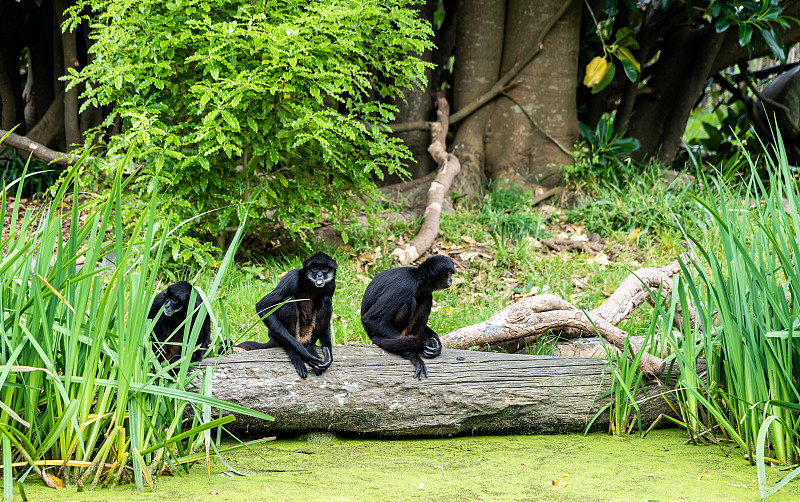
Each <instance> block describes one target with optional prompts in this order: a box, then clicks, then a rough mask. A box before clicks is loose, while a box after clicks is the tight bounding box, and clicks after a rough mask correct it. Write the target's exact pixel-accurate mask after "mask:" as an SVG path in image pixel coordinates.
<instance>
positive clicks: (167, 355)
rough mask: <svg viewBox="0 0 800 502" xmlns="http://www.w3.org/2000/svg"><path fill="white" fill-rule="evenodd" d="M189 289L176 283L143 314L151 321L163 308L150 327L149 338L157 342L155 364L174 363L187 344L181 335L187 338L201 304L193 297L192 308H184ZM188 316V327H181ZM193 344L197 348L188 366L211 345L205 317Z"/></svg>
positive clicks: (189, 292)
mask: <svg viewBox="0 0 800 502" xmlns="http://www.w3.org/2000/svg"><path fill="white" fill-rule="evenodd" d="M193 289H194V288H193V287H192V285H191V284H189V283H188V282H186V281H178V282H176V283H174V284H170V285H169V287H167V289H165V290H164V291H162V292H160V293H159V294H157V295H156V297H155V298H153V304H152V305H150V312H149V313H148V314H147V318H148V319H155V318H156V317H157V316H158V313H159V311H160V310H161V307H162V306H163V307H164V311H163V312H162V313H161V316H160V317H159V318H158V321H156V324H155V326H153V336H154V337H155V339H156V340H157V341H158V343H157V345H158V347H157V350H156V353H157V355H158V359H159V361H165V360H166V361H169V362H170V363H172V362H174V360H175V359H176V358H178V357H180V355H181V347H182V345H183V344H184V343H186V341H188V340H187V338H185V336H184V334H187V335H188V333H190V332H191V330H192V325H194V323H195V322H196V320H197V316H198V315H199V307H200V305H202V304H203V299H202V298H200V295H199V294H197V293H196V299H195V306H194V308H188V304H189V300H190V298H191V295H192V291H193ZM188 313H191V315H192V317H191V325H189V326H188V327H187V324H189V323H185V324H183V326H181V324H182V323H183V321H185V320H186V315H187V314H188ZM197 343H199V344H200V347H199V348H197V349H196V350H195V351H194V352H193V353H192V362H200V361H202V360H203V354H204V353H205V351H206V349H207V348H208V345H209V344H210V343H211V321H210V319H209V315H208V314H206V316H205V319H203V325H202V327H201V328H200V333H199V335H198V336H197Z"/></svg>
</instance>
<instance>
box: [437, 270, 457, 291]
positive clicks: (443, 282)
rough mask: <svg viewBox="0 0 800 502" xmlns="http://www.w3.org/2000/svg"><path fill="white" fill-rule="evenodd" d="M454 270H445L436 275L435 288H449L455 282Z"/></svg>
mask: <svg viewBox="0 0 800 502" xmlns="http://www.w3.org/2000/svg"><path fill="white" fill-rule="evenodd" d="M453 273H454V271H450V270H445V271H443V272H442V273H440V274H439V275H437V276H436V278H435V281H434V288H435V289H447V288H449V287H450V286H451V285H452V284H453Z"/></svg>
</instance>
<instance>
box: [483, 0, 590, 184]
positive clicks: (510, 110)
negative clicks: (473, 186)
mask: <svg viewBox="0 0 800 502" xmlns="http://www.w3.org/2000/svg"><path fill="white" fill-rule="evenodd" d="M562 6H563V1H562V0H548V1H544V2H536V3H531V2H527V1H523V0H509V1H508V2H507V7H506V13H507V14H506V20H507V21H506V29H505V39H504V42H503V59H502V68H501V73H504V72H506V71H508V70H509V69H510V68H511V67H512V66H513V65H514V64H515V62H516V61H517V60H519V59H520V58H521V56H522V55H523V54H524V53H525V52H527V51H528V50H529V49H530V45H531V41H532V40H535V39H536V36H537V35H538V34H539V33H540V32H541V31H543V30H544V29H545V27H546V26H547V24H548V23H549V21H550V19H551V18H552V17H553V16H554V15H555V14H556V13H558V12H559V10H560V9H561V7H562ZM579 19H580V4H579V2H573V3H572V5H570V7H569V9H567V11H566V12H565V13H564V14H563V15H562V16H561V18H560V19H559V20H558V22H557V23H556V25H555V26H554V27H553V28H552V29H551V30H550V31H549V33H548V34H547V36H546V37H545V38H544V41H543V43H542V51H541V53H540V54H539V55H538V56H537V57H536V58H535V59H534V60H533V61H532V62H531V63H529V64H528V65H527V66H526V67H525V68H524V69H523V70H522V71H521V72H520V74H519V75H518V76H517V78H516V79H515V82H516V85H514V86H513V87H512V88H511V89H509V90H508V91H507V95H508V96H510V99H509V98H506V97H499V98H498V99H496V100H495V101H494V103H493V104H492V115H491V122H490V124H489V130H488V137H487V140H486V171H487V174H488V175H489V177H490V178H492V179H501V178H507V179H520V180H522V181H523V182H526V183H528V182H533V183H540V184H545V185H548V186H554V185H556V184H558V182H559V181H560V180H561V167H562V166H564V165H566V164H569V163H571V161H572V159H571V158H570V156H569V155H568V154H566V153H565V152H564V151H563V150H562V146H560V145H566V147H567V148H571V147H572V145H573V144H574V143H575V141H577V139H578V123H577V108H576V90H575V76H576V74H577V61H578V49H579V39H580V33H579V26H580V24H579ZM554 140H555V141H554Z"/></svg>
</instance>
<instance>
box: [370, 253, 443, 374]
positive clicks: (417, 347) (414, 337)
mask: <svg viewBox="0 0 800 502" xmlns="http://www.w3.org/2000/svg"><path fill="white" fill-rule="evenodd" d="M455 272H456V269H455V267H454V266H453V261H452V260H451V259H450V258H448V257H447V256H443V255H434V256H431V257H429V258H428V259H426V260H425V261H424V262H422V264H420V266H419V267H398V268H393V269H390V270H386V271H383V272H381V273H380V274H378V275H376V276H375V278H374V279H372V282H370V283H369V286H367V289H366V291H364V298H363V299H362V300H361V323H362V324H363V325H364V329H365V330H366V332H367V335H368V336H369V337H370V339H371V340H372V343H374V344H375V345H377V346H378V347H381V348H382V349H384V350H388V351H389V352H394V353H395V354H398V355H400V356H402V357H404V358H406V359H408V360H409V361H411V362H412V363H413V364H414V367H415V368H416V370H415V371H414V378H417V379H418V380H421V379H422V377H423V376H424V377H425V378H428V369H427V368H426V367H425V363H424V362H423V361H422V359H421V358H420V356H423V357H427V358H433V357H436V356H438V355H439V354H441V352H442V343H441V341H439V335H437V334H436V332H435V331H433V330H432V329H431V328H429V327H428V317H429V316H430V313H431V307H432V306H433V295H432V293H433V291H435V290H437V289H447V288H449V287H450V284H452V277H451V276H452V275H453V274H454V273H455Z"/></svg>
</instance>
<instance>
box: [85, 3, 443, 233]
mask: <svg viewBox="0 0 800 502" xmlns="http://www.w3.org/2000/svg"><path fill="white" fill-rule="evenodd" d="M407 4H408V2H407V1H406V0H383V1H380V2H366V3H364V2H354V1H351V0H336V1H331V2H313V3H308V2H303V1H297V0H284V1H280V0H264V1H260V2H237V1H232V0H184V1H177V0H176V1H174V2H162V1H160V0H139V1H136V2H131V1H124V2H118V1H110V0H83V1H81V2H78V5H76V6H75V7H74V8H73V9H71V12H72V14H73V16H74V18H73V24H74V21H75V19H76V18H77V16H79V15H81V12H83V10H82V9H84V8H86V7H91V9H93V11H94V12H97V13H98V14H97V15H96V17H94V18H93V21H92V35H91V36H92V38H93V39H94V40H95V43H94V45H93V46H92V48H91V51H92V53H93V58H92V59H91V60H90V62H89V64H87V65H86V67H85V68H84V69H83V70H82V71H81V72H80V73H76V72H74V71H71V82H70V85H73V86H74V85H85V92H83V94H82V97H83V98H84V99H85V101H84V106H88V104H90V103H91V104H94V105H95V106H98V105H110V104H113V105H114V106H115V112H116V114H118V115H119V116H120V117H121V118H122V120H123V127H122V130H121V132H120V134H118V135H115V136H112V137H111V138H110V139H109V141H108V144H107V145H106V148H107V153H106V154H105V157H106V158H112V159H113V158H115V157H117V156H120V155H122V154H123V152H131V153H132V154H133V157H134V159H136V161H137V162H138V163H139V164H140V166H141V167H140V168H139V170H138V171H137V175H136V176H135V179H134V181H133V182H132V183H131V185H130V188H131V189H133V190H134V191H135V193H137V194H146V193H151V192H152V191H153V189H154V186H155V182H156V180H157V181H158V183H159V185H160V186H162V187H164V191H165V194H166V200H165V201H164V207H166V208H168V209H163V210H162V209H161V207H160V211H162V212H167V211H168V210H169V211H174V212H175V213H176V214H177V216H178V217H179V219H187V218H189V217H193V216H198V215H201V214H202V213H203V212H205V211H209V210H213V211H214V212H213V213H211V214H209V215H207V216H204V217H203V218H201V219H200V220H199V221H200V222H202V223H203V225H204V228H205V229H206V230H207V231H208V232H210V233H211V234H217V233H218V232H221V231H224V230H225V229H226V228H229V227H230V226H232V225H233V226H235V225H237V224H238V223H239V222H241V221H243V219H244V215H245V213H248V212H249V214H250V219H251V222H252V223H253V224H254V225H255V226H257V227H258V228H259V229H263V228H265V227H266V226H267V225H270V224H271V225H272V227H273V228H274V227H275V226H276V225H275V223H274V222H276V221H279V222H280V225H282V226H283V227H284V228H285V230H288V231H290V232H294V233H299V232H300V231H301V229H303V228H309V227H312V226H313V225H314V223H315V222H318V221H320V220H322V219H329V220H330V221H333V222H335V223H337V224H339V223H338V222H341V221H342V219H343V218H344V217H345V216H346V215H350V214H352V212H353V211H354V210H355V209H356V208H358V207H359V205H360V204H362V201H361V199H363V198H364V197H367V198H368V196H369V194H371V193H372V190H373V189H374V182H373V180H374V179H375V177H382V176H383V174H384V173H392V172H396V171H398V170H400V169H402V161H403V160H404V159H407V158H409V155H408V152H407V150H406V149H405V148H404V147H403V146H402V144H401V142H400V140H398V139H396V138H391V137H390V136H389V135H388V133H387V129H386V128H385V127H382V126H381V124H384V123H388V122H391V121H392V120H393V118H394V113H395V112H396V107H394V106H393V105H391V104H389V103H390V102H391V100H393V99H395V98H398V97H400V96H401V93H402V90H403V89H405V88H408V87H411V86H422V85H423V84H424V73H423V72H424V68H425V63H423V62H421V61H420V60H419V59H418V58H416V57H414V56H413V55H411V54H413V53H421V52H423V50H425V49H428V48H430V47H431V46H432V44H431V42H430V35H431V28H430V26H428V25H427V24H426V23H424V22H423V21H422V20H420V19H419V18H418V16H417V15H416V13H415V11H414V10H412V9H411V8H409V7H408V5H407ZM376 98H377V99H376ZM114 115H115V114H113V113H112V114H110V115H109V118H108V120H107V121H106V123H105V124H103V127H106V126H109V125H110V124H111V121H112V120H113V117H114ZM94 169H95V170H96V171H95V174H101V172H102V171H104V170H106V168H104V167H103V165H97V166H95V168H94ZM242 202H244V203H247V205H242V204H240V203H242ZM323 208H324V214H323ZM339 226H340V227H341V226H343V225H341V224H339Z"/></svg>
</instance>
